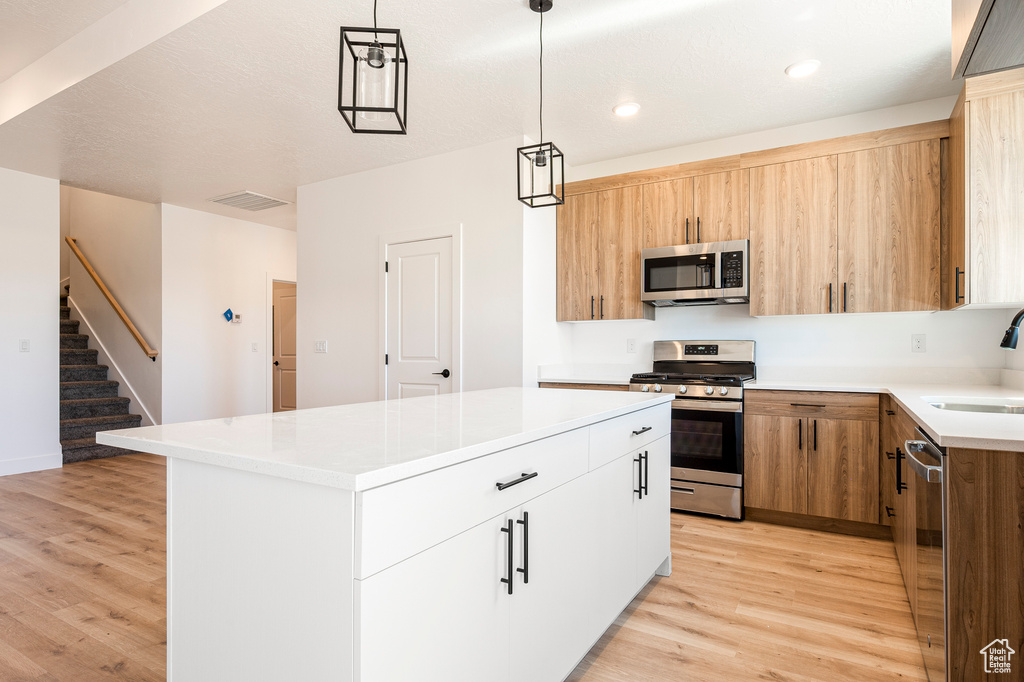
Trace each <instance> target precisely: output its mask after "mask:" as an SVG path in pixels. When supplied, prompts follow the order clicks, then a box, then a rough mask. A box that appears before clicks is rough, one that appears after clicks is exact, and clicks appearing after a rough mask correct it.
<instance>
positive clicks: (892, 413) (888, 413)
mask: <svg viewBox="0 0 1024 682" xmlns="http://www.w3.org/2000/svg"><path fill="white" fill-rule="evenodd" d="M885 413H886V414H887V415H889V416H890V417H895V416H896V413H895V412H893V411H892V410H886V411H885Z"/></svg>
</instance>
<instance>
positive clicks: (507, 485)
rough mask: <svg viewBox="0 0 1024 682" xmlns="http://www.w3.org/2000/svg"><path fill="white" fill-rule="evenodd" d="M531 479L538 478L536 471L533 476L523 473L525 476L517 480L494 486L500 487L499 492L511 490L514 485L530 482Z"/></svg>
mask: <svg viewBox="0 0 1024 682" xmlns="http://www.w3.org/2000/svg"><path fill="white" fill-rule="evenodd" d="M531 478H537V472H536V471H534V472H533V473H532V474H528V473H526V472H523V474H522V475H521V476H520V477H519V478H517V479H514V480H511V481H509V482H508V483H495V484H494V485H496V486H497V487H498V490H504V489H505V488H511V487H512V486H514V485H519V484H520V483H522V482H523V481H529V480H530V479H531Z"/></svg>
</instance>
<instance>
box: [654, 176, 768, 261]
mask: <svg viewBox="0 0 1024 682" xmlns="http://www.w3.org/2000/svg"><path fill="white" fill-rule="evenodd" d="M749 176H750V173H749V171H748V170H747V169H741V170H733V171H724V172H721V173H710V174H708V175H698V176H696V177H693V178H680V179H678V180H666V181H664V182H652V183H649V184H646V185H643V223H644V237H643V244H644V248H645V249H650V248H654V247H658V246H679V245H682V244H697V243H702V242H722V241H730V240H733V239H747V238H748V236H749V235H750V190H749V186H748V185H749Z"/></svg>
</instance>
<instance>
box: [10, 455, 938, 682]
mask: <svg viewBox="0 0 1024 682" xmlns="http://www.w3.org/2000/svg"><path fill="white" fill-rule="evenodd" d="M165 472H166V470H165V467H164V462H163V459H162V458H159V457H154V456H150V455H127V456H122V457H116V458H113V459H105V460H96V461H92V462H82V463H79V464H72V465H69V466H66V467H64V468H63V469H58V470H53V471H46V472H39V473H32V474H22V475H19V476H8V477H6V478H0V680H4V681H5V682H6V681H8V680H10V681H12V682H13V681H15V680H47V681H52V680H62V681H64V680H73V681H75V682H88V681H90V680H132V681H133V682H134V681H139V682H144V681H147V680H163V679H164V678H165V658H166V641H165V640H166V615H165V614H166V611H165V603H166V589H165V570H166V569H165V565H166V554H165V532H164V529H165V505H166V499H165V487H164V485H165ZM672 553H673V556H672V562H673V567H672V568H673V571H672V576H671V577H669V578H659V579H657V580H656V581H655V582H654V583H652V584H651V585H649V586H648V587H647V588H646V589H645V590H644V592H643V593H641V595H640V596H639V597H637V599H635V600H634V602H633V604H632V605H631V606H630V608H629V609H628V610H627V611H626V612H625V613H623V615H622V616H620V617H619V619H618V621H617V622H616V624H615V626H614V627H612V628H611V629H610V630H609V631H608V633H606V634H605V636H604V637H603V638H602V639H601V641H600V642H599V643H598V645H597V646H596V647H595V648H594V649H593V650H592V651H591V652H590V654H589V655H588V656H587V658H586V659H585V660H584V662H583V663H581V664H580V666H579V667H578V668H577V669H576V671H575V672H574V673H573V675H572V676H571V677H570V679H571V680H573V681H574V682H584V681H585V682H611V681H614V682H621V681H624V680H630V681H634V680H637V681H640V680H642V681H648V680H650V681H652V682H654V681H661V680H672V681H686V680H694V681H697V680H699V681H711V680H723V681H724V680H729V681H730V682H733V681H740V680H762V679H765V680H792V681H794V682H797V681H801V682H802V681H809V680H829V681H832V680H858V681H866V680H898V679H907V680H924V679H925V677H924V675H923V673H922V664H921V656H920V652H919V651H918V648H917V642H916V639H915V638H914V629H913V622H912V620H911V616H910V607H909V606H908V604H907V600H906V595H905V593H904V591H903V585H902V581H901V578H900V574H899V568H898V566H897V564H896V556H895V553H894V550H893V547H892V544H891V543H889V542H884V541H879V540H866V539H860V538H854V537H849V536H842V535H832V534H828V533H818V532H814V531H807V530H800V529H794V528H786V527H782V526H771V525H767V524H761V523H753V522H744V523H734V522H729V521H718V520H713V519H706V518H702V517H697V516H689V515H682V514H673V516H672ZM481 682H485V681H481Z"/></svg>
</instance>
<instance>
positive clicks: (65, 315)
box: [51, 305, 71, 320]
mask: <svg viewBox="0 0 1024 682" xmlns="http://www.w3.org/2000/svg"><path fill="white" fill-rule="evenodd" d="M51 319H52V318H51ZM60 319H62V320H70V319H71V308H70V307H69V306H66V305H62V306H61V307H60Z"/></svg>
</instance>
